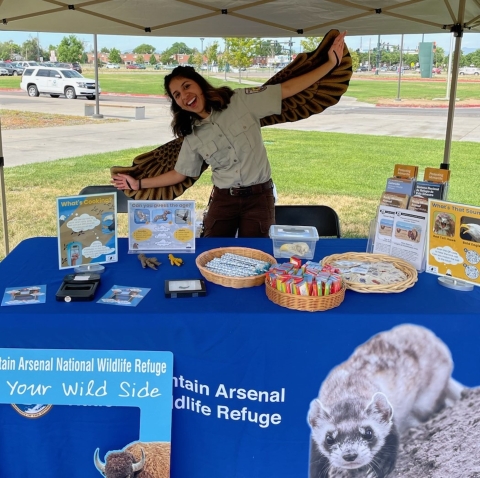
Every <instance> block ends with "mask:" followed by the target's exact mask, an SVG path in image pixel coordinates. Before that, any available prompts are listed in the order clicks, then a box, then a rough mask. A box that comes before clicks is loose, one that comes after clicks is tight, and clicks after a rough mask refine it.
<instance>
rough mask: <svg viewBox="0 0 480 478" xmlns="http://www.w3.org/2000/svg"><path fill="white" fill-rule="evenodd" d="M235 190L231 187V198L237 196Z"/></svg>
mask: <svg viewBox="0 0 480 478" xmlns="http://www.w3.org/2000/svg"><path fill="white" fill-rule="evenodd" d="M235 189H236V188H234V187H231V188H230V189H229V190H228V192H229V193H230V196H236V194H235Z"/></svg>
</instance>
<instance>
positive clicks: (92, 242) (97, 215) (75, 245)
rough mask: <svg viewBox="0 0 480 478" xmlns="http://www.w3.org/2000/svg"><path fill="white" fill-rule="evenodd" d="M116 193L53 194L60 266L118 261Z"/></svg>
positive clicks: (70, 266) (63, 267) (65, 267)
mask: <svg viewBox="0 0 480 478" xmlns="http://www.w3.org/2000/svg"><path fill="white" fill-rule="evenodd" d="M116 217H117V202H116V193H106V194H87V195H83V196H70V197H60V198H57V226H58V229H57V230H58V260H59V267H60V269H69V268H72V267H78V266H81V265H88V264H104V263H109V262H117V261H118V245H117V227H116V224H117V221H116Z"/></svg>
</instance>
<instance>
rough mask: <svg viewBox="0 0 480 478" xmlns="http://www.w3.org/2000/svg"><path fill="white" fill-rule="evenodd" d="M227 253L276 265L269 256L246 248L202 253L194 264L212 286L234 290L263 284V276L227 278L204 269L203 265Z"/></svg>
mask: <svg viewBox="0 0 480 478" xmlns="http://www.w3.org/2000/svg"><path fill="white" fill-rule="evenodd" d="M227 252H229V253H231V254H237V255H239V256H244V257H250V258H252V259H258V260H259V261H265V262H270V263H271V264H276V263H277V260H276V259H275V258H274V257H272V256H271V255H270V254H267V253H266V252H263V251H259V250H257V249H249V248H247V247H220V248H218V249H211V250H209V251H206V252H202V254H200V255H199V256H198V257H197V259H196V260H195V262H196V264H197V267H198V269H199V270H200V274H202V276H203V277H205V279H207V280H208V281H210V282H213V283H214V284H219V285H223V286H224V287H233V288H234V289H243V288H245V287H254V286H257V285H262V284H263V283H264V282H265V274H259V275H256V276H248V277H229V276H224V275H222V274H217V273H215V272H212V271H209V270H208V269H207V268H206V267H205V264H207V263H208V262H210V261H211V260H212V259H213V258H215V257H221V256H223V254H226V253H227Z"/></svg>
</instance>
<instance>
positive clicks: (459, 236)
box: [426, 199, 480, 285]
mask: <svg viewBox="0 0 480 478" xmlns="http://www.w3.org/2000/svg"><path fill="white" fill-rule="evenodd" d="M428 209H429V215H428V224H429V226H428V229H429V234H428V244H427V267H426V271H427V272H430V273H432V274H436V275H439V276H446V277H451V278H453V279H458V280H460V281H465V282H468V283H471V284H474V285H480V271H479V269H480V265H479V264H480V208H479V207H474V206H468V205H465V204H456V203H450V202H446V201H437V200H432V199H431V200H430V201H429V206H428Z"/></svg>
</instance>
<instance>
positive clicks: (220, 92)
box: [164, 66, 233, 137]
mask: <svg viewBox="0 0 480 478" xmlns="http://www.w3.org/2000/svg"><path fill="white" fill-rule="evenodd" d="M178 77H180V78H186V79H188V80H192V81H194V82H195V83H197V84H198V86H200V88H201V90H202V92H203V96H204V98H205V109H206V110H207V111H212V110H214V111H221V110H224V109H225V108H227V106H228V105H229V103H230V98H231V97H232V95H233V90H232V89H231V88H229V87H228V86H221V87H220V88H215V87H214V86H212V85H211V84H210V83H209V82H208V81H207V80H206V79H205V78H204V77H203V76H202V75H200V74H199V73H197V72H196V71H195V69H194V68H193V67H192V66H177V67H176V68H175V69H174V70H173V71H172V72H171V73H170V74H169V75H167V76H165V80H164V81H165V82H164V86H165V91H166V93H167V94H168V96H169V97H170V99H171V101H172V104H171V106H170V108H171V110H172V114H173V120H172V131H173V134H174V135H175V136H177V137H183V136H187V134H190V133H191V132H192V127H193V124H194V122H195V120H197V119H201V118H200V117H199V116H198V115H196V114H195V113H191V112H189V111H185V110H182V108H180V106H178V105H177V103H176V101H175V98H174V97H173V96H172V93H171V91H170V82H171V81H172V80H173V79H174V78H178Z"/></svg>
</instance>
